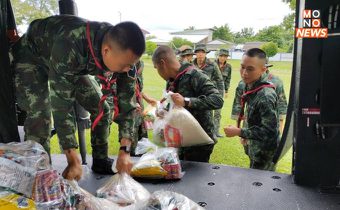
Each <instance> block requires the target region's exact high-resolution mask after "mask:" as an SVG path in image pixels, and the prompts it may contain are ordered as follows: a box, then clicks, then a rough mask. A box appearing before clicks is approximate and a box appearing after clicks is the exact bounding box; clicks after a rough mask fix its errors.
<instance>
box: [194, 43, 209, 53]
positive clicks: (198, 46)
mask: <svg viewBox="0 0 340 210" xmlns="http://www.w3.org/2000/svg"><path fill="white" fill-rule="evenodd" d="M200 50H202V51H204V52H205V53H208V52H209V51H208V50H207V47H206V46H205V44H198V45H196V47H195V53H196V52H197V51H200Z"/></svg>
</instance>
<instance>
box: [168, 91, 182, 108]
mask: <svg viewBox="0 0 340 210" xmlns="http://www.w3.org/2000/svg"><path fill="white" fill-rule="evenodd" d="M171 99H172V101H173V102H174V104H175V105H176V106H180V107H184V106H185V103H184V97H183V96H182V95H181V94H179V93H173V94H172V95H171Z"/></svg>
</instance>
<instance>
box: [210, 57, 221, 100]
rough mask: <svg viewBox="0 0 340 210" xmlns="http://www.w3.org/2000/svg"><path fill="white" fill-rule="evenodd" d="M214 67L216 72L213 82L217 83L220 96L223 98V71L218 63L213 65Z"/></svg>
mask: <svg viewBox="0 0 340 210" xmlns="http://www.w3.org/2000/svg"><path fill="white" fill-rule="evenodd" d="M213 65H214V71H213V74H212V76H211V80H212V81H214V82H216V86H217V89H218V91H219V92H220V94H221V95H222V96H223V95H224V82H223V77H222V74H221V71H220V70H219V68H218V66H217V64H216V63H213Z"/></svg>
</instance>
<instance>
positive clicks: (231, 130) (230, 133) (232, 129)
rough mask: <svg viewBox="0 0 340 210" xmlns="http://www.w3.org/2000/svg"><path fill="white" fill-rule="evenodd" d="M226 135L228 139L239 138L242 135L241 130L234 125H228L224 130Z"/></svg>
mask: <svg viewBox="0 0 340 210" xmlns="http://www.w3.org/2000/svg"><path fill="white" fill-rule="evenodd" d="M224 133H225V135H226V136H227V137H234V136H239V135H240V134H241V129H240V128H238V127H236V126H234V125H228V126H227V127H225V128H224Z"/></svg>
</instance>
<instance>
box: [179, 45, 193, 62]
mask: <svg viewBox="0 0 340 210" xmlns="http://www.w3.org/2000/svg"><path fill="white" fill-rule="evenodd" d="M178 55H179V56H180V58H179V62H180V63H184V62H188V63H192V58H193V56H194V55H195V53H194V51H193V50H192V48H191V47H190V46H189V45H182V46H181V47H180V48H178Z"/></svg>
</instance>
